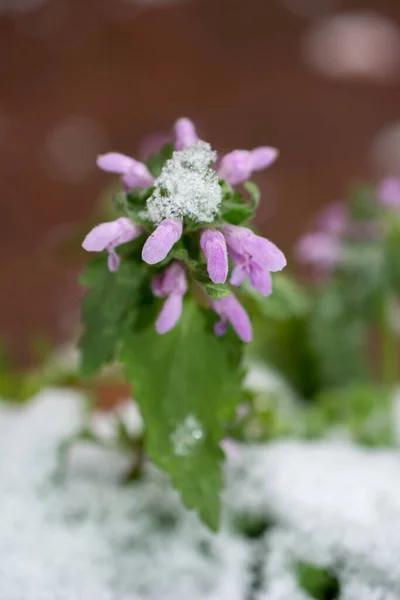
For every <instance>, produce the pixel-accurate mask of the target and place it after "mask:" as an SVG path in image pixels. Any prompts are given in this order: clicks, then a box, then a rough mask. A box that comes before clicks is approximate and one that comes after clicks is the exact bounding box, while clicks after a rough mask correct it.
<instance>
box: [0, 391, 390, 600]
mask: <svg viewBox="0 0 400 600" xmlns="http://www.w3.org/2000/svg"><path fill="white" fill-rule="evenodd" d="M81 406H82V410H83V403H82V400H81V397H80V396H79V395H78V394H74V393H73V392H71V391H57V390H49V391H47V392H43V393H42V394H41V395H40V397H38V398H37V399H36V400H34V401H33V402H32V403H31V404H30V405H29V406H27V407H24V408H20V409H16V408H10V407H8V406H7V405H2V406H0V489H1V492H2V495H1V508H2V510H1V514H0V599H1V600H3V599H4V600H21V599H22V598H29V600H161V599H162V600H187V599H188V598H190V600H245V599H250V598H251V600H288V599H290V600H310V596H309V595H308V594H307V593H306V592H305V591H304V590H302V589H301V588H300V587H299V583H298V581H297V577H296V574H295V564H296V562H297V561H299V560H300V561H304V562H308V563H312V564H315V565H319V566H321V567H326V568H328V569H329V570H331V571H332V572H334V573H335V574H336V575H337V577H338V579H339V581H340V588H341V592H340V600H396V599H398V598H400V563H399V560H398V558H399V556H400V536H399V531H400V457H399V455H398V451H397V450H387V449H385V450H383V449H374V450H372V449H365V448H359V447H357V446H355V445H352V444H351V443H349V442H345V441H340V442H339V441H337V440H336V441H333V440H330V441H329V440H326V441H319V442H299V441H298V442H296V441H279V442H274V443H271V444H269V445H258V446H252V447H249V448H245V447H242V446H240V445H238V446H237V453H236V455H235V459H234V460H233V461H232V462H231V463H229V461H228V465H227V469H226V475H227V488H226V492H225V494H224V495H225V516H224V527H223V529H222V531H221V532H220V533H219V534H218V535H216V536H215V535H213V534H211V533H210V532H208V530H206V529H205V528H204V527H203V526H202V525H201V524H200V523H199V521H198V519H197V517H196V516H195V515H194V514H193V513H192V512H188V511H187V510H185V509H184V508H183V506H182V504H181V502H180V500H179V497H178V494H177V493H175V492H174V491H173V490H172V489H171V486H170V483H169V482H168V479H167V478H166V477H164V476H163V475H162V474H161V473H160V472H159V471H157V470H156V469H154V468H153V467H151V466H150V465H149V466H147V468H146V472H145V477H144V478H143V480H142V481H141V482H139V483H136V484H135V485H130V486H123V485H121V480H122V478H123V476H124V475H125V473H126V472H127V469H128V468H129V466H130V465H129V458H128V457H127V456H122V455H120V454H118V453H114V452H111V451H108V450H107V451H106V450H105V449H102V448H98V447H95V446H91V445H88V444H80V445H78V446H74V447H73V449H72V451H71V454H70V458H69V461H68V470H67V476H66V478H65V479H61V480H60V479H57V478H55V477H54V474H55V467H56V465H57V448H58V447H59V444H60V442H62V441H63V440H65V439H66V438H68V437H69V436H72V435H73V434H74V433H75V432H76V431H77V430H78V429H79V428H80V427H81V425H82V422H83V415H82V414H81ZM134 412H135V411H134ZM120 416H121V417H122V418H123V416H124V415H120ZM129 419H131V420H132V422H133V423H135V422H136V421H137V415H136V416H135V414H133V413H132V414H131V415H130V417H129V416H128V420H129ZM100 430H101V426H100V428H99V431H100ZM110 431H112V428H111V429H110ZM103 435H104V437H105V438H106V437H107V436H108V435H109V430H108V429H107V427H104V432H103ZM243 515H248V516H250V517H251V518H252V519H253V520H254V519H255V520H257V519H261V521H262V520H264V521H266V522H270V523H272V525H271V527H270V528H269V529H267V530H266V531H265V533H264V534H263V535H262V536H261V538H260V539H257V540H256V542H252V543H250V542H249V541H248V540H246V539H245V538H244V537H243V536H240V535H239V534H238V533H234V531H236V530H237V529H238V527H237V525H235V527H234V526H233V524H234V523H235V524H237V522H238V517H241V516H243ZM239 520H240V519H239ZM252 562H253V571H254V564H255V563H256V564H257V565H258V566H259V567H260V569H259V575H260V576H259V580H258V582H257V585H254V581H253V582H252V574H251V571H252V569H251V568H250V567H251V566H252ZM252 583H253V585H251V584H252ZM251 588H252V591H250V589H251Z"/></svg>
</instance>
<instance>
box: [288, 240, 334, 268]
mask: <svg viewBox="0 0 400 600" xmlns="http://www.w3.org/2000/svg"><path fill="white" fill-rule="evenodd" d="M296 256H297V259H298V260H299V261H301V262H304V263H309V264H312V265H314V266H315V267H318V268H320V269H322V270H323V271H325V270H331V269H332V268H334V267H335V266H336V264H337V262H338V260H339V256H340V242H339V241H338V239H337V238H335V237H332V236H331V235H329V234H327V233H322V232H316V233H309V234H308V235H305V236H304V237H303V238H301V239H300V240H299V241H298V243H297V245H296Z"/></svg>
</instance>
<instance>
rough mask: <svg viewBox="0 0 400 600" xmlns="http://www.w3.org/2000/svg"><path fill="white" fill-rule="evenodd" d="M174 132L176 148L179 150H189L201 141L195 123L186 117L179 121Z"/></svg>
mask: <svg viewBox="0 0 400 600" xmlns="http://www.w3.org/2000/svg"><path fill="white" fill-rule="evenodd" d="M174 130H175V137H176V142H175V148H176V149H177V150H184V149H185V148H189V147H190V146H193V144H195V143H196V142H198V141H199V138H198V136H197V132H196V128H195V126H194V123H192V121H191V120H190V119H187V118H185V117H182V118H181V119H178V120H177V121H176V123H175V125H174Z"/></svg>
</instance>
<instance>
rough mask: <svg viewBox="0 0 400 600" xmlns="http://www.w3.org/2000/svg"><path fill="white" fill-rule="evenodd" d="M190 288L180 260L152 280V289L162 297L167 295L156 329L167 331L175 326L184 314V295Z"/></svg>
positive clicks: (160, 332)
mask: <svg viewBox="0 0 400 600" xmlns="http://www.w3.org/2000/svg"><path fill="white" fill-rule="evenodd" d="M187 289H188V284H187V279H186V273H185V269H184V268H183V266H182V265H181V263H179V262H173V263H172V264H171V265H170V266H169V267H168V268H167V269H166V270H165V271H164V272H163V273H160V274H159V275H156V277H154V279H153V281H152V291H153V294H154V295H155V296H158V297H160V298H163V297H165V296H166V297H167V299H166V301H165V302H164V305H163V307H162V309H161V312H160V314H159V315H158V317H157V320H156V331H157V333H159V334H163V333H167V331H170V330H171V329H173V327H175V325H176V324H177V322H178V321H179V318H180V316H181V314H182V308H183V296H184V295H185V294H186V292H187Z"/></svg>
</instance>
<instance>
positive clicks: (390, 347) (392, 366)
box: [381, 296, 398, 386]
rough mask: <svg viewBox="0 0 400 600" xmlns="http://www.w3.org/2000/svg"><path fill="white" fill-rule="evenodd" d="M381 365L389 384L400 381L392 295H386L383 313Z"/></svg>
mask: <svg viewBox="0 0 400 600" xmlns="http://www.w3.org/2000/svg"><path fill="white" fill-rule="evenodd" d="M381 366H382V380H383V382H384V383H385V384H387V385H389V386H394V385H396V384H397V382H398V374H397V368H398V349H397V333H396V331H395V328H394V326H393V316H392V297H391V296H386V297H385V299H384V302H383V305H382V315H381Z"/></svg>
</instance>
